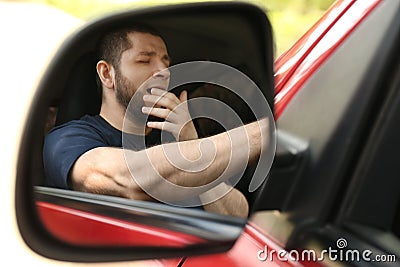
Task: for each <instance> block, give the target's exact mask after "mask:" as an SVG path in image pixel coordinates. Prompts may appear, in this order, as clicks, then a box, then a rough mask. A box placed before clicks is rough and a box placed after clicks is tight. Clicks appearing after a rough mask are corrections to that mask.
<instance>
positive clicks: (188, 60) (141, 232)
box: [21, 3, 275, 256]
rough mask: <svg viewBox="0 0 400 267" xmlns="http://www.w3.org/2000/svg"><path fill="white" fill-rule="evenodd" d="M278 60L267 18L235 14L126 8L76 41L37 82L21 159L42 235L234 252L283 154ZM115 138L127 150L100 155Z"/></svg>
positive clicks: (197, 8) (84, 242)
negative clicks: (276, 116)
mask: <svg viewBox="0 0 400 267" xmlns="http://www.w3.org/2000/svg"><path fill="white" fill-rule="evenodd" d="M132 29H133V30H132ZM126 30H128V31H127V33H126V34H125V35H121V34H120V33H121V32H124V31H126ZM116 33H119V34H120V35H116ZM110 36H111V37H110ZM115 36H117V37H115ZM121 36H126V38H125V43H124V40H122V41H121V38H122V39H124V38H123V37H121ZM112 37H113V38H114V39H112ZM107 38H108V39H107ZM127 40H128V42H126V41H127ZM100 44H102V45H100ZM104 44H105V45H104ZM104 47H105V48H104ZM272 50H273V44H272V33H271V27H270V24H269V22H268V19H267V17H266V15H265V13H264V12H263V11H261V10H259V9H257V8H256V7H254V6H251V5H247V4H239V3H236V4H234V3H231V4H227V3H224V4H217V3H215V4H204V3H203V4H194V5H182V6H173V7H172V6H169V7H160V8H152V9H146V10H139V11H127V12H123V13H118V14H114V15H111V16H108V17H106V18H102V19H100V20H97V21H93V22H90V23H88V24H87V25H85V26H84V27H82V28H81V29H80V30H79V31H77V32H76V33H74V34H73V35H72V36H71V37H70V38H69V39H67V40H66V42H65V43H64V45H63V46H62V47H61V48H60V50H59V51H58V53H57V55H56V56H55V57H54V59H53V61H52V63H51V64H50V65H49V67H48V69H47V71H46V73H45V75H44V77H43V79H42V81H41V83H40V85H39V88H38V93H37V95H36V98H37V99H36V102H35V103H36V107H35V108H34V109H33V111H32V114H31V116H32V120H31V121H34V122H35V123H32V124H31V125H28V127H27V134H26V136H27V137H29V140H31V141H26V146H25V149H26V152H27V153H28V155H35V157H27V158H25V159H24V160H22V161H21V162H22V163H21V166H23V167H25V168H24V170H26V171H25V173H26V174H27V175H26V177H30V180H29V181H30V186H31V187H30V188H33V197H34V200H35V201H34V205H35V207H36V212H37V215H38V217H39V220H40V222H41V224H42V225H43V226H44V228H45V229H46V231H48V232H49V233H50V234H51V235H52V236H54V237H56V238H57V239H58V240H61V241H62V242H64V243H67V244H72V245H76V246H90V247H93V246H95V247H102V246H103V247H104V246H118V247H125V246H129V247H131V246H138V247H149V246H150V247H158V248H160V247H179V248H180V249H182V248H183V247H191V246H193V245H196V246H199V245H205V246H208V247H212V245H210V244H218V245H219V247H221V244H227V247H228V246H229V245H232V243H233V242H234V241H235V240H236V238H237V237H238V236H239V235H240V233H241V231H242V229H243V227H244V225H245V223H246V221H247V217H248V216H249V215H250V214H251V210H252V204H253V203H254V201H255V200H256V199H257V197H258V193H259V192H260V188H261V187H262V185H263V183H264V182H265V180H266V178H267V177H268V172H269V168H270V166H271V164H272V160H273V156H274V152H275V151H274V149H275V136H274V133H275V128H274V123H273V121H274V120H273V111H272V110H273V67H272V62H273V52H272ZM99 51H101V52H100V53H99ZM118 51H119V52H118ZM118 53H119V54H118ZM114 54H116V56H115V55H114ZM104 55H114V59H115V61H114V62H112V60H113V57H112V56H111V59H110V58H104ZM135 97H136V98H135ZM121 110H123V112H122V113H121ZM99 114H100V115H101V116H99ZM121 114H122V115H121ZM85 115H86V117H85V118H86V119H84V122H82V116H85ZM148 115H150V116H148ZM88 118H89V119H88ZM268 120H269V122H270V123H269V126H265V124H263V122H265V121H268ZM255 121H259V122H260V123H259V124H254V123H253V122H255ZM149 122H150V123H149ZM250 123H253V128H254V127H255V126H254V125H256V126H257V129H258V130H254V132H251V131H250V130H248V131H247V132H245V131H243V129H244V127H247V126H248V125H249V124H250ZM93 124H94V126H93ZM99 124H100V126H99ZM38 125H40V126H42V127H38ZM71 125H72V126H71ZM88 125H89V126H88ZM104 125H106V126H104ZM140 125H141V127H138V126H140ZM244 125H247V126H244ZM259 125H260V126H259ZM71 127H72V128H73V129H75V130H76V129H78V130H76V131H75V132H74V130H73V131H72V133H71V132H68V131H67V134H65V133H63V131H64V130H65V129H66V128H67V129H69V128H71ZM88 127H89V128H90V129H89V133H87V132H85V131H86V130H87V128H88ZM91 127H92V128H91ZM93 127H94V129H93ZM96 127H100V128H101V127H103V128H106V129H108V130H107V131H108V132H102V131H100V130H99V128H96ZM82 128H83V131H81V130H82ZM103 128H101V129H103ZM253 128H251V129H253ZM149 129H151V130H149ZM177 129H178V130H177ZM237 129H241V130H237ZM246 129H248V128H246ZM260 129H261V130H260ZM257 131H258V132H260V131H261V133H260V134H259V135H261V137H257V133H258V132H257ZM55 132H56V133H59V134H55V135H54V133H55ZM118 133H119V136H118ZM226 133H230V134H229V135H228V139H224V138H226ZM251 134H253V135H251ZM50 135H54V137H52V138H48V136H50ZM70 135H73V137H71V136H70ZM109 135H116V136H117V138H119V142H120V143H121V144H119V145H115V144H114V143H111V144H109V145H108V146H107V145H104V144H103V145H96V144H95V145H92V144H93V143H96V142H100V143H101V142H108V141H104V140H101V141H99V140H97V139H96V138H100V139H105V140H108V139H113V138H115V136H112V137H110V136H109ZM149 136H151V137H149ZM70 137H71V139H69V138H70ZM74 138H75V139H74ZM243 138H244V139H243ZM86 139H91V140H89V141H88V143H90V144H89V145H87V143H86V141H85V140H86ZM93 139H95V140H93ZM27 140H28V139H27ZM66 140H67V141H66ZM68 140H78V141H76V143H74V144H73V145H71V144H70V142H69V141H68ZM221 140H222V141H221ZM223 140H225V141H226V140H229V142H228V143H229V144H228V148H229V149H225V150H221V148H220V146H224V147H226V145H221V144H222V143H223ZM260 140H264V141H263V142H260ZM73 142H75V141H73ZM221 142H222V143H221ZM258 143H263V145H264V147H263V148H261V147H262V145H261V144H258ZM86 145H87V146H92V147H90V148H84V149H82V148H81V147H82V146H86ZM46 146H47V147H46ZM110 147H111V148H113V149H114V150H113V152H112V153H114V154H115V155H116V156H115V157H114V158H113V157H110V155H111V154H112V153H111V152H109V150H106V149H102V148H110ZM73 149H77V150H78V152H74V153H75V154H74V156H71V157H72V158H73V159H72V160H71V159H70V158H69V157H70V151H71V150H73ZM253 150H254V151H255V150H260V151H264V152H263V153H261V155H260V152H257V151H255V152H254V151H253ZM90 151H91V152H92V153H89V152H90ZM105 151H106V152H105ZM221 151H222V152H223V153H221ZM29 153H30V154H29ZM79 153H80V154H79ZM104 153H105V154H104ZM107 153H111V154H107ZM224 153H225V154H226V153H228V154H229V155H228V156H227V155H225V157H224V156H221V154H224ZM60 154H62V156H60ZM42 155H43V157H42ZM249 157H250V159H249ZM88 158H89V159H90V160H92V161H90V160H89V159H88ZM93 159H95V160H97V161H95V160H93ZM85 160H86V161H85ZM60 161H61V163H60V164H59V165H57V164H58V163H54V162H60ZM64 161H65V162H64ZM249 161H250V163H249ZM165 162H167V163H165ZM138 163H140V164H138ZM24 164H25V165H24ZM85 164H86V165H85ZM88 164H89V165H90V164H92V165H90V166H91V167H92V168H95V165H96V166H97V167H98V168H100V169H101V170H103V171H104V170H106V171H105V173H104V172H103V174H104V176H101V175H99V174H98V173H96V172H89V171H91V170H92V169H90V168H89V167H88ZM121 164H123V167H120V166H121ZM165 164H167V165H169V167H167V168H165V166H164V165H165ZM54 165H57V166H55V167H54ZM43 166H45V168H46V170H45V169H44V167H43ZM82 166H86V169H85V168H84V167H82ZM171 166H172V167H171ZM97 167H96V168H97ZM57 168H58V169H61V170H57ZM112 168H114V169H115V168H117V170H118V172H112V171H111V170H113V169H112ZM168 168H169V169H168ZM82 170H86V171H87V172H89V174H88V173H87V172H85V171H82ZM171 170H172V171H171ZM107 171H109V172H107ZM114 171H115V170H114ZM115 173H117V174H118V175H121V173H125V174H126V173H129V174H130V175H131V177H130V180H129V183H127V182H126V181H127V180H124V179H122V178H121V177H122V176H113V174H115ZM177 173H178V174H177ZM57 174H60V175H59V176H57ZM107 175H108V176H107ZM54 176H57V177H54ZM72 177H75V178H72ZM82 177H85V179H84V178H82ZM86 177H89V178H86ZM104 177H106V178H104ZM96 180H97V182H96ZM110 181H111V182H110ZM132 184H134V185H135V186H132ZM128 187H129V189H130V190H131V191H129V190H126V188H128ZM118 188H119V189H118ZM121 188H122V189H121ZM135 190H136V191H135ZM126 192H128V193H126ZM138 192H140V194H139V193H138ZM28 195H29V194H28ZM217 202H218V204H216V203H217ZM181 251H182V250H181ZM161 256H162V255H161Z"/></svg>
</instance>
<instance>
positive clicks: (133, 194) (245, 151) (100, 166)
mask: <svg viewBox="0 0 400 267" xmlns="http://www.w3.org/2000/svg"><path fill="white" fill-rule="evenodd" d="M261 133H263V136H264V137H262V134H261ZM267 133H268V121H267V120H264V121H261V122H260V124H259V123H258V122H255V123H251V124H248V125H246V126H244V127H240V128H236V129H233V130H231V131H229V132H226V133H222V134H219V135H216V136H212V137H209V138H205V139H197V140H190V141H185V142H180V143H172V144H164V145H160V146H155V147H152V148H149V149H146V150H143V151H136V152H135V151H129V150H123V149H120V148H109V147H101V148H96V149H93V150H90V151H88V152H86V153H85V154H84V155H82V156H81V157H80V158H79V159H78V160H77V162H76V163H75V165H74V167H73V169H72V172H71V184H72V185H73V187H74V189H76V190H80V191H87V192H93V193H100V194H108V195H116V196H122V197H127V198H131V199H141V200H150V199H151V197H149V196H147V195H146V193H145V192H143V190H142V188H143V187H145V188H150V189H151V190H156V191H158V192H162V195H163V196H165V197H166V198H167V199H175V200H181V199H185V198H188V197H193V190H192V191H190V190H172V191H171V190H167V191H165V190H163V187H162V183H161V182H160V181H161V180H160V178H161V179H162V180H167V181H168V182H171V183H173V184H176V185H178V186H184V187H188V188H194V187H199V188H198V189H196V190H197V191H196V192H195V193H196V194H201V193H204V192H206V191H208V190H210V189H211V188H212V187H214V186H216V185H218V182H217V183H215V182H214V181H215V180H217V179H218V178H221V179H219V181H220V182H224V181H225V180H226V179H228V178H230V177H231V176H232V175H233V174H237V173H238V172H240V168H241V166H246V165H247V163H248V162H251V161H254V160H256V159H257V158H258V156H259V154H260V151H261V150H262V149H266V148H267V145H268V142H267V138H266V134H267ZM246 135H247V136H246ZM231 138H233V139H232V140H231ZM231 141H232V142H231ZM202 146H203V148H202ZM207 146H208V147H207ZM127 164H128V165H130V166H129V168H128V166H127ZM243 164H244V165H243ZM203 167H204V168H203ZM132 178H134V179H132ZM212 182H214V183H212ZM210 183H211V184H210ZM203 185H208V186H204V187H201V186H203Z"/></svg>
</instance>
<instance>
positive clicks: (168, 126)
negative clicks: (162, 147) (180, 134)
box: [147, 121, 177, 134]
mask: <svg viewBox="0 0 400 267" xmlns="http://www.w3.org/2000/svg"><path fill="white" fill-rule="evenodd" d="M147 127H149V128H153V129H158V130H162V131H167V132H170V133H172V134H173V133H174V131H175V129H176V128H177V127H176V125H175V124H173V123H170V122H168V121H149V122H147Z"/></svg>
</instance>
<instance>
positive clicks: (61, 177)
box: [43, 115, 164, 189]
mask: <svg viewBox="0 0 400 267" xmlns="http://www.w3.org/2000/svg"><path fill="white" fill-rule="evenodd" d="M157 132H158V131H154V130H153V131H152V132H151V133H150V135H148V136H146V139H145V140H144V137H143V136H135V135H129V138H128V140H129V141H130V142H129V149H131V150H135V151H139V150H143V149H145V148H146V147H149V146H152V145H157V144H160V134H159V132H158V133H157ZM125 137H126V136H124V138H125ZM163 141H164V140H163ZM124 143H125V142H124ZM96 147H122V132H121V131H120V130H118V129H116V128H114V127H113V126H111V125H110V124H109V123H108V122H107V121H106V120H104V119H103V118H102V117H101V116H99V115H95V116H89V115H85V116H83V117H82V118H81V119H79V120H73V121H70V122H67V123H65V124H63V125H60V126H58V127H55V128H54V129H53V130H51V131H50V132H49V133H48V135H47V136H46V138H45V142H44V148H43V161H44V169H45V174H46V181H47V185H48V186H51V187H57V188H62V189H69V187H68V176H69V173H70V170H71V168H72V166H73V165H74V163H75V161H76V160H77V159H78V158H79V157H80V156H81V155H83V154H84V153H85V152H87V151H89V150H91V149H93V148H96Z"/></svg>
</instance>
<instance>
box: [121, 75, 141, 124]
mask: <svg viewBox="0 0 400 267" xmlns="http://www.w3.org/2000/svg"><path fill="white" fill-rule="evenodd" d="M144 92H145V90H141V89H140V87H139V88H137V87H136V85H135V84H134V83H133V82H131V81H130V80H129V79H127V78H126V77H125V76H124V75H123V74H122V73H121V72H120V70H119V69H118V68H116V70H115V94H116V98H117V101H118V102H119V103H120V104H121V105H122V106H124V107H125V109H126V113H125V117H126V118H127V119H129V120H130V121H132V122H135V123H136V124H140V125H143V126H145V125H146V122H147V118H148V115H146V114H143V112H142V107H143V106H144V101H143V96H144Z"/></svg>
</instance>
